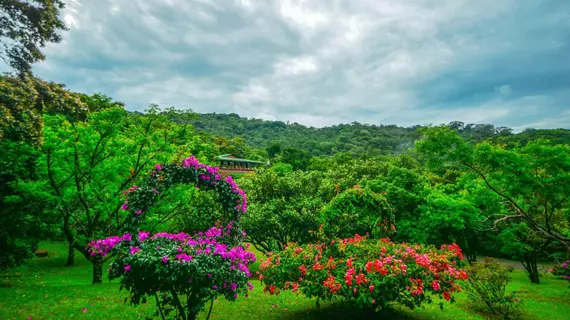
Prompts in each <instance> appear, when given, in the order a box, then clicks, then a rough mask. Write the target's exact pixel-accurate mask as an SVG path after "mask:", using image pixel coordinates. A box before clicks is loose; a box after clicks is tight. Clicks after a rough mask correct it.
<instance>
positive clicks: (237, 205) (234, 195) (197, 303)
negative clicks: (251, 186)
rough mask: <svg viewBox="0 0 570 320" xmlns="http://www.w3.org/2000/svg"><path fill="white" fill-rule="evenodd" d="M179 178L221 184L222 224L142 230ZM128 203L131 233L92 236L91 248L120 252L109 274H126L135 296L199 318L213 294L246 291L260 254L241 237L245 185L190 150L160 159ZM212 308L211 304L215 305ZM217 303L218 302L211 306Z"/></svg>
mask: <svg viewBox="0 0 570 320" xmlns="http://www.w3.org/2000/svg"><path fill="white" fill-rule="evenodd" d="M174 184H193V185H194V186H196V187H197V188H201V189H206V190H215V191H216V192H217V193H218V195H219V200H220V202H221V204H222V208H223V209H224V210H223V212H222V216H223V219H222V223H223V224H222V225H223V227H212V228H211V229H209V230H208V231H206V232H199V233H197V234H196V235H194V236H191V235H188V234H185V233H177V234H171V233H156V234H154V235H151V234H150V233H149V232H144V231H140V230H139V226H140V224H141V222H143V219H144V218H145V217H146V216H147V212H148V211H149V209H150V208H151V207H152V205H153V204H154V203H155V202H156V201H157V200H158V199H159V196H160V193H161V192H162V191H163V190H165V189H167V188H168V187H170V186H172V185H174ZM124 194H125V202H124V204H123V210H126V211H127V212H129V214H130V215H129V218H128V219H127V220H126V221H127V223H126V231H127V232H126V233H125V234H123V235H121V236H112V237H108V238H106V239H101V240H95V241H92V242H90V243H89V244H88V249H89V251H90V252H91V255H92V256H102V257H104V256H107V255H109V254H113V255H115V257H116V259H115V260H114V261H113V262H112V263H111V265H110V268H109V278H110V279H116V278H119V279H120V284H121V289H123V288H124V289H127V291H128V292H129V295H130V297H129V298H130V301H131V303H133V304H140V303H145V302H146V300H147V298H154V299H155V300H156V303H157V307H158V310H157V312H156V314H155V315H156V316H159V315H160V316H161V317H162V318H163V319H164V318H166V317H174V318H176V319H195V318H196V316H197V315H198V313H199V312H200V311H201V310H203V309H204V306H205V304H206V303H207V302H208V300H211V301H212V302H213V300H214V299H215V298H216V297H217V296H223V297H225V298H226V299H228V300H231V301H232V300H235V299H236V298H237V297H238V296H239V295H244V296H247V290H248V289H249V290H251V289H252V288H253V287H252V285H251V284H250V283H249V282H247V281H248V279H249V277H250V276H251V273H250V271H249V268H248V266H249V265H250V264H251V263H253V262H255V256H254V255H253V254H252V253H250V252H247V251H246V248H245V247H243V246H242V245H241V243H242V240H243V238H244V237H245V234H244V233H243V232H242V231H241V229H240V225H239V220H240V216H241V213H244V212H245V211H246V208H247V201H246V197H245V193H244V192H243V191H242V190H241V189H240V188H239V187H238V186H237V185H236V184H235V183H234V181H233V180H232V178H231V177H227V178H225V179H224V178H222V176H221V175H220V173H219V171H218V168H214V167H210V166H207V165H204V164H201V163H199V162H198V161H197V160H196V159H195V158H194V157H189V158H187V159H185V160H184V161H183V163H182V164H181V165H176V164H166V165H161V164H157V165H156V166H155V170H154V171H153V172H152V174H151V175H150V177H149V178H148V180H147V183H146V184H145V185H143V186H133V187H131V188H130V189H129V190H127V191H125V193H124ZM210 308H211V306H210ZM210 310H211V309H210Z"/></svg>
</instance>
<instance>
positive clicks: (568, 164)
mask: <svg viewBox="0 0 570 320" xmlns="http://www.w3.org/2000/svg"><path fill="white" fill-rule="evenodd" d="M424 134H425V136H424V138H423V139H422V140H421V141H420V142H418V143H417V144H416V146H417V149H418V151H420V152H421V153H422V154H423V155H424V156H425V157H427V158H428V160H429V164H430V165H432V166H433V165H437V166H442V165H450V164H451V165H453V164H454V165H458V166H460V167H462V168H463V169H465V170H468V171H469V172H471V173H473V174H474V175H475V176H476V177H477V178H478V179H479V180H480V181H481V182H482V183H483V184H484V185H485V186H486V188H487V189H488V190H489V191H490V192H492V193H494V194H495V195H496V196H498V197H499V198H500V199H501V200H502V201H503V202H504V203H505V204H506V211H505V212H495V213H492V214H490V215H489V216H488V217H487V219H486V221H487V222H489V223H490V225H491V228H493V229H499V230H502V229H505V228H506V227H507V226H510V224H505V223H511V224H516V225H520V226H521V227H520V228H516V230H518V231H519V233H520V232H522V231H520V230H530V231H532V233H533V236H532V242H533V246H532V250H531V251H535V250H536V249H537V248H538V250H544V249H545V248H546V247H547V246H548V245H549V243H552V242H557V243H559V244H560V245H562V246H564V247H565V248H566V250H568V251H570V212H569V210H568V209H567V208H568V206H569V205H570V146H568V145H551V144H550V143H549V142H547V141H544V140H537V141H534V142H532V143H529V144H528V145H526V146H524V147H521V148H512V149H508V150H507V149H504V148H502V147H499V146H494V145H491V144H489V143H480V144H478V145H476V146H473V145H471V144H469V143H466V142H465V141H464V140H463V139H462V138H461V137H459V136H458V135H457V133H456V132H454V131H453V130H450V129H449V128H445V127H435V128H429V129H427V130H425V132H424ZM525 232H526V231H525ZM527 233H528V232H527ZM518 238H521V237H520V236H519V237H518ZM531 251H529V252H530V256H528V255H525V256H524V260H526V261H525V263H526V264H527V265H535V264H536V259H537V258H538V255H536V254H532V252H531ZM532 273H533V272H532V271H531V272H529V276H531V281H533V282H538V280H537V279H538V278H537V277H535V276H534V275H533V274H532Z"/></svg>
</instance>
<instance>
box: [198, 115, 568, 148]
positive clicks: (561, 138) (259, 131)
mask: <svg viewBox="0 0 570 320" xmlns="http://www.w3.org/2000/svg"><path fill="white" fill-rule="evenodd" d="M191 122H192V124H193V126H194V127H195V129H196V130H197V131H198V132H200V133H202V134H205V135H206V136H209V137H210V138H212V139H213V140H215V141H216V144H217V145H218V146H220V148H222V149H223V150H226V151H228V152H232V153H237V154H239V155H240V156H249V157H254V158H255V157H258V156H260V155H263V152H260V150H258V151H257V152H254V151H253V150H252V149H263V150H264V151H266V152H267V154H266V155H263V156H267V157H269V158H273V157H274V156H275V155H278V154H280V153H282V152H283V150H286V149H287V150H289V152H292V151H291V149H301V150H303V151H306V152H308V155H309V156H323V155H324V156H331V155H335V154H338V153H348V154H349V155H351V156H358V157H371V156H372V157H373V156H379V155H387V154H401V153H402V152H405V151H407V150H408V149H409V148H411V147H413V145H414V141H416V140H418V139H419V138H420V136H421V133H420V129H421V128H423V126H421V125H415V126H412V127H401V126H397V125H389V124H381V125H371V124H362V123H358V122H352V123H351V124H339V125H334V126H330V127H323V128H315V127H307V126H304V125H302V124H298V123H296V122H295V123H289V122H287V123H285V122H282V121H268V120H262V119H255V118H246V117H240V116H239V115H237V114H235V113H230V114H217V113H202V114H198V115H197V116H196V117H195V118H193V120H192V121H191ZM449 127H450V128H451V129H456V130H457V131H458V132H459V134H460V135H461V136H462V137H463V138H465V139H466V140H468V141H470V142H472V143H478V142H482V141H485V140H492V141H493V142H495V143H501V144H507V145H510V146H514V145H526V144H527V143H529V142H531V141H534V140H536V139H539V138H542V139H547V140H550V141H552V142H553V143H570V130H568V129H556V130H548V129H541V130H537V129H527V130H525V131H523V132H521V133H517V134H515V133H513V130H512V129H510V128H507V127H503V126H494V125H492V124H464V123H463V122H460V121H453V122H450V123H449ZM296 152H300V151H296Z"/></svg>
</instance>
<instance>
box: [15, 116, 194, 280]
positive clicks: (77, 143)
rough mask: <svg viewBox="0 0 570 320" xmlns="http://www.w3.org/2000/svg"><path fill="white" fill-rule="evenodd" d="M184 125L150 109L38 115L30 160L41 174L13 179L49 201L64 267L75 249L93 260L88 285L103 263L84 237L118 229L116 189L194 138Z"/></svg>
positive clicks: (133, 181) (171, 156)
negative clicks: (64, 248)
mask: <svg viewBox="0 0 570 320" xmlns="http://www.w3.org/2000/svg"><path fill="white" fill-rule="evenodd" d="M186 126H189V125H180V126H174V125H172V123H171V122H170V121H169V120H168V119H167V117H166V116H164V115H162V114H160V112H159V110H156V109H151V110H149V112H147V114H145V115H137V114H128V113H127V112H126V111H125V110H124V109H122V108H117V107H114V108H109V109H104V110H103V111H99V112H95V113H91V114H90V115H89V117H88V118H87V121H86V122H77V123H71V122H69V121H67V120H66V119H65V118H64V117H62V116H46V127H45V129H44V139H45V142H44V144H43V145H42V153H43V155H42V157H41V158H40V159H39V161H38V174H39V175H40V176H41V178H42V179H39V180H38V181H29V182H21V183H20V184H19V188H20V190H21V192H28V196H29V197H30V199H36V200H41V201H45V202H48V203H49V204H50V205H49V206H48V208H51V211H52V212H53V214H55V215H58V216H59V218H60V220H61V229H62V232H63V234H64V236H65V238H66V240H67V241H68V244H69V254H68V265H72V264H73V261H74V253H75V251H78V252H80V253H81V254H82V255H83V256H84V257H85V258H86V259H87V260H89V261H90V262H91V263H92V264H93V283H100V282H101V281H102V263H103V261H102V260H101V259H100V257H96V256H91V255H90V254H89V253H88V252H87V248H86V244H87V242H88V241H89V240H92V239H96V238H101V237H104V236H107V235H109V234H114V233H116V232H120V230H121V229H122V227H123V224H124V218H125V215H124V214H123V211H122V210H121V204H122V193H123V191H124V190H126V189H128V188H129V187H131V186H133V185H134V184H136V183H137V181H139V180H140V179H141V177H142V176H143V175H144V174H146V173H148V172H149V171H150V168H152V166H154V164H156V163H163V162H166V161H170V160H173V159H174V158H176V157H177V156H178V155H179V154H181V153H183V152H185V151H187V149H186V148H184V147H190V146H191V145H192V144H194V143H195V142H196V141H195V140H194V139H192V138H191V137H190V136H189V133H190V132H189V131H188V130H187V129H185V128H184V127H186ZM181 135H185V136H184V137H181ZM190 149H192V148H190Z"/></svg>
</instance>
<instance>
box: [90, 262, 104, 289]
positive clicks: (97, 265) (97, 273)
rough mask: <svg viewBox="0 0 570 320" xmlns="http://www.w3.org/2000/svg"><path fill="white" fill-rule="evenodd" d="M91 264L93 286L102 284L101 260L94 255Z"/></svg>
mask: <svg viewBox="0 0 570 320" xmlns="http://www.w3.org/2000/svg"><path fill="white" fill-rule="evenodd" d="M91 263H92V264H93V284H97V283H103V258H102V257H100V256H98V255H96V256H93V257H92V259H91Z"/></svg>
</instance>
